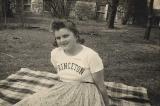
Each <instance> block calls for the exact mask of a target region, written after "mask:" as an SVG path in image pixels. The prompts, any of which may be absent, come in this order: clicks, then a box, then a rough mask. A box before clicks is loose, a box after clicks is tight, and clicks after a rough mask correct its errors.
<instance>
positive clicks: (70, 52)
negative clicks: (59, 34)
mask: <svg viewBox="0 0 160 106" xmlns="http://www.w3.org/2000/svg"><path fill="white" fill-rule="evenodd" d="M81 50H82V45H81V44H76V45H75V46H74V47H72V48H71V49H69V50H64V52H65V54H67V55H69V56H75V55H77V54H78V53H79V52H80V51H81Z"/></svg>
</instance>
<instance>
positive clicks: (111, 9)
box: [107, 0, 119, 28]
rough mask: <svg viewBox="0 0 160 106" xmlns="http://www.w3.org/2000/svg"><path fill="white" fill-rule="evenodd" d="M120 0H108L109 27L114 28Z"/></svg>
mask: <svg viewBox="0 0 160 106" xmlns="http://www.w3.org/2000/svg"><path fill="white" fill-rule="evenodd" d="M118 1H119V0H108V13H107V14H108V17H107V27H108V28H114V20H115V16H116V12H117V6H118Z"/></svg>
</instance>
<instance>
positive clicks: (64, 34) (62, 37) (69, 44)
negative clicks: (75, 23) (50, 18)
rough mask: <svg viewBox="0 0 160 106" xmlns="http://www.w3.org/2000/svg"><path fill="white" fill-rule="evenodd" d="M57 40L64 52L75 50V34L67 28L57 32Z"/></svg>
mask: <svg viewBox="0 0 160 106" xmlns="http://www.w3.org/2000/svg"><path fill="white" fill-rule="evenodd" d="M55 38H56V42H57V44H58V46H59V47H62V48H63V49H64V50H73V49H74V46H75V45H76V43H77V40H76V37H75V35H74V33H73V32H72V31H70V30H69V29H67V28H62V29H60V30H57V31H55Z"/></svg>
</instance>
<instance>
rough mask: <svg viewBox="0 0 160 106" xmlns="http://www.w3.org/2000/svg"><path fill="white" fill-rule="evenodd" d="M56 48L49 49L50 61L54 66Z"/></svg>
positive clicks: (55, 63)
mask: <svg viewBox="0 0 160 106" xmlns="http://www.w3.org/2000/svg"><path fill="white" fill-rule="evenodd" d="M56 57H57V56H56V50H55V49H53V50H52V51H51V63H52V64H53V66H54V67H55V68H56V67H57V62H56Z"/></svg>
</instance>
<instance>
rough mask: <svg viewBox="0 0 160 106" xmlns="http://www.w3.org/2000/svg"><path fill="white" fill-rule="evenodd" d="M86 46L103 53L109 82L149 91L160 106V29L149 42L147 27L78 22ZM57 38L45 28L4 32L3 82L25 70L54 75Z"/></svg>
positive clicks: (0, 40)
mask: <svg viewBox="0 0 160 106" xmlns="http://www.w3.org/2000/svg"><path fill="white" fill-rule="evenodd" d="M76 23H77V24H78V28H79V31H80V34H81V37H82V38H84V39H85V40H86V43H85V45H86V46H89V47H91V48H93V49H94V50H96V51H97V52H99V54H100V56H101V57H102V59H103V62H104V66H105V80H106V81H115V82H122V83H125V84H127V85H131V86H142V87H146V88H147V89H148V93H149V97H150V99H151V104H152V105H153V106H160V102H159V101H160V91H159V90H160V36H159V35H160V30H159V29H153V30H152V32H151V37H150V40H149V41H145V40H143V37H144V31H145V29H144V28H141V27H133V26H132V27H131V26H117V28H116V29H114V30H109V29H106V28H105V23H102V22H100V23H97V22H78V21H77V22H76ZM53 40H54V37H53V35H52V33H51V32H49V31H48V30H45V29H4V30H0V79H1V80H2V79H5V78H6V77H7V76H9V75H10V74H12V73H15V72H16V71H18V70H19V69H20V68H21V67H28V68H30V69H33V70H42V71H49V72H54V70H53V66H52V64H51V62H50V51H51V50H52V49H53V48H54V47H53V46H52V43H53Z"/></svg>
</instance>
